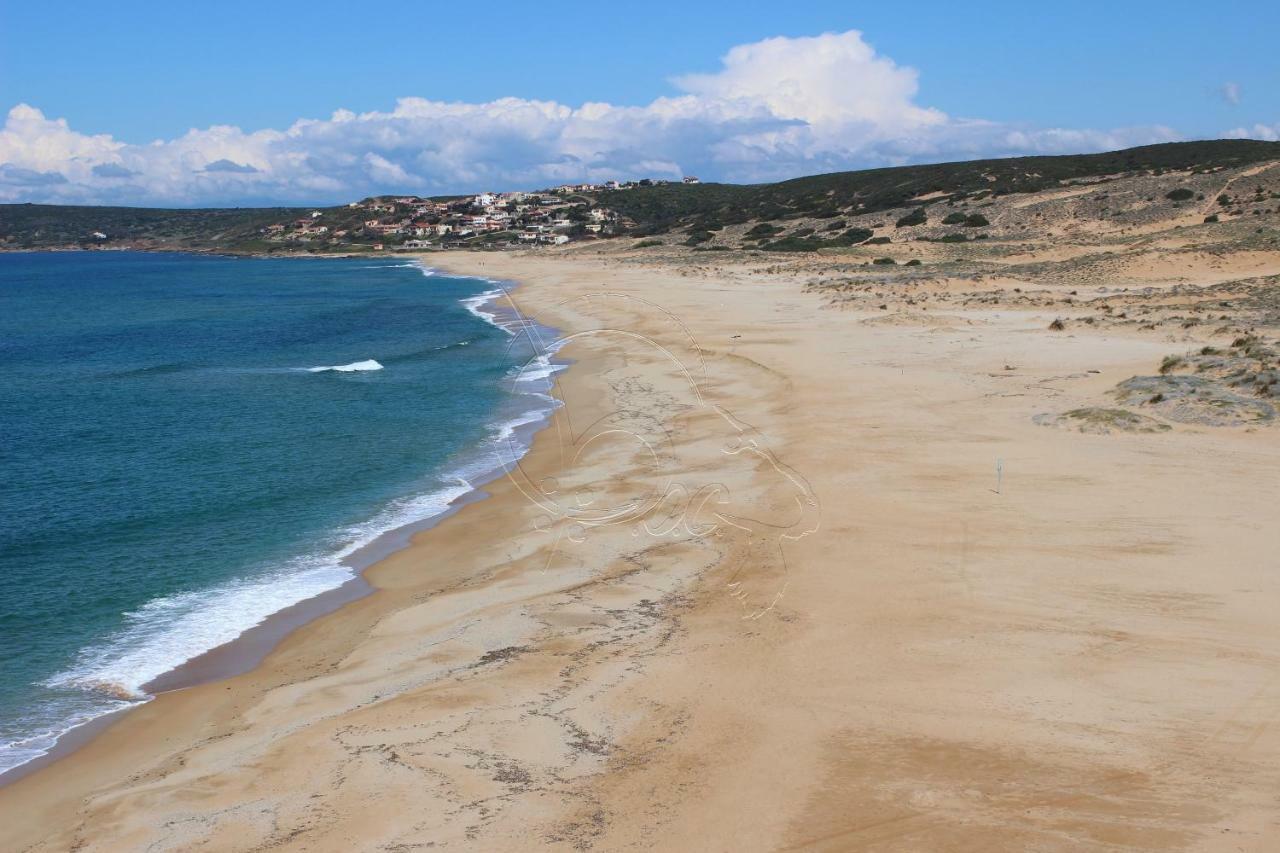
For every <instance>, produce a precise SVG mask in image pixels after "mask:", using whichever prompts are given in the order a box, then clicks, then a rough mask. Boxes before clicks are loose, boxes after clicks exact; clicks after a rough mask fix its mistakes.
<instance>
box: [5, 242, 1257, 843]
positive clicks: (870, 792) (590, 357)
mask: <svg viewBox="0 0 1280 853" xmlns="http://www.w3.org/2000/svg"><path fill="white" fill-rule="evenodd" d="M903 246H906V247H907V248H901V247H899V246H895V247H877V250H878V251H880V252H886V251H903V252H905V251H911V252H915V253H916V254H917V255H919V254H920V253H922V252H923V253H926V254H925V255H924V256H925V259H926V261H927V260H928V259H929V258H928V255H927V252H929V251H941V249H931V248H929V247H928V246H922V245H920V244H903ZM1068 248H1069V247H1066V246H1053V245H1047V246H1041V247H1038V248H1031V249H1028V250H1027V252H1028V254H1027V255H1026V256H1020V257H1018V258H1017V260H1018V261H1019V262H1021V263H1025V262H1026V258H1028V257H1029V258H1031V260H1034V261H1038V262H1045V263H1048V262H1050V261H1052V260H1054V259H1057V258H1068V259H1069V258H1070V257H1072V253H1071V252H1070V251H1067V249H1068ZM727 254H729V253H721V254H720V256H718V257H717V256H716V253H701V254H699V253H693V252H679V253H678V252H672V253H659V254H656V255H654V254H649V255H644V254H642V253H637V252H629V251H626V250H625V249H623V248H622V247H619V246H613V247H611V248H608V249H603V250H599V251H597V250H595V249H593V248H590V246H588V247H586V248H582V249H573V250H567V251H561V250H544V251H541V252H537V251H535V252H518V253H517V252H513V253H470V254H461V253H460V254H449V255H443V254H435V255H431V256H429V258H428V259H427V262H428V263H430V264H432V265H434V266H438V267H442V268H444V269H447V270H450V271H454V272H459V273H466V274H473V275H484V276H488V277H492V278H495V279H507V280H513V281H518V282H519V283H520V285H521V287H520V288H519V289H518V290H517V291H516V292H515V294H514V296H513V299H514V301H515V303H516V306H517V307H518V308H519V310H520V311H521V312H523V313H524V314H526V315H527V316H531V317H534V318H536V319H538V320H539V321H540V322H542V323H545V324H547V325H549V326H551V327H554V328H556V329H558V330H560V332H561V334H562V340H561V341H559V342H556V343H558V344H562V345H563V349H562V350H561V351H560V353H561V355H562V356H563V357H566V358H568V359H571V360H572V361H573V364H572V366H571V367H570V368H569V370H568V371H566V372H564V373H562V374H560V377H559V383H558V390H557V394H558V396H559V397H560V399H561V400H562V401H563V403H564V406H563V407H562V408H561V409H560V410H559V411H558V412H557V414H556V416H555V419H554V422H553V423H552V425H551V426H550V427H549V428H547V429H546V430H544V431H543V432H541V433H539V435H538V436H537V438H536V439H535V442H534V445H533V448H532V450H531V452H530V453H529V455H528V456H527V457H526V458H525V460H524V461H523V463H522V464H521V466H520V467H519V469H517V470H515V471H513V472H512V473H511V475H510V476H508V477H505V478H500V479H499V480H497V481H495V482H494V483H492V484H490V485H489V486H488V487H486V489H485V491H486V492H487V493H488V494H489V497H488V498H487V499H485V500H481V501H476V502H473V503H469V504H468V505H466V506H464V507H462V508H461V509H460V510H459V511H458V512H457V513H456V514H454V515H453V516H452V517H450V518H448V519H447V520H445V521H444V522H443V523H441V524H439V525H438V526H436V527H434V528H433V529H430V530H427V531H424V532H422V533H420V534H418V535H416V536H415V537H414V539H413V542H412V544H411V545H409V547H407V548H405V549H403V550H400V551H398V552H396V553H394V554H392V555H391V556H389V557H387V558H386V559H384V560H381V561H380V562H378V563H376V564H375V565H374V566H372V567H371V568H370V569H369V570H368V571H367V572H366V574H365V578H366V580H367V581H368V583H369V584H371V585H372V586H373V587H374V592H373V593H372V594H370V595H368V596H365V597H363V598H360V599H359V600H357V601H353V602H350V603H348V604H345V605H344V606H342V607H341V608H340V609H338V610H336V611H335V612H332V613H329V614H328V615H325V616H323V617H321V618H319V619H317V620H316V621H313V622H311V623H309V624H307V625H305V626H304V627H302V628H300V629H298V630H296V631H294V632H293V633H291V634H290V635H289V636H288V637H286V638H285V639H284V640H283V642H281V643H280V645H279V646H278V647H276V648H275V650H274V651H273V652H271V653H270V654H269V655H268V656H267V657H266V658H265V660H264V661H263V662H262V664H261V665H260V666H258V667H257V668H255V669H254V670H252V671H250V672H247V673H245V674H242V675H237V676H234V677H232V678H228V679H224V680H220V681H215V682H212V683H208V684H203V685H199V686H196V687H191V688H187V689H183V690H177V691H173V692H169V693H164V694H162V695H160V696H158V697H157V698H156V699H155V700H154V701H152V702H150V703H148V704H146V705H144V706H142V707H140V708H138V709H136V710H134V711H131V712H130V713H128V714H126V715H124V716H122V717H120V718H119V719H117V720H115V721H114V722H113V723H112V724H111V725H110V726H109V727H107V728H105V730H103V731H102V732H101V733H100V734H98V736H96V737H95V738H93V739H92V740H91V741H90V742H89V743H87V744H86V745H84V746H82V747H81V748H79V749H77V750H76V751H74V752H72V753H71V754H70V755H67V756H66V757H63V758H61V759H60V760H58V761H56V762H53V763H52V764H50V765H49V766H47V767H44V768H42V769H40V770H39V771H37V772H35V773H32V774H30V775H28V776H26V777H25V778H22V779H20V780H18V781H16V782H14V783H13V784H11V785H8V786H6V787H3V788H0V849H4V850H38V851H55V850H71V849H76V850H140V849H147V850H194V849H201V850H245V851H247V850H261V849H266V848H272V849H287V850H335V851H336V850H344V851H345V850H357V849H359V850H410V849H427V848H430V849H453V850H459V849H466V850H521V849H530V848H544V847H545V848H546V849H551V850H575V849H576V850H581V849H593V850H623V849H628V850H632V849H656V850H726V851H728V850H733V851H748V850H761V851H763V850H785V849H814V850H890V851H920V850H1041V851H1058V850H1062V851H1066V850H1072V851H1075V850H1170V849H1174V850H1183V849H1185V850H1223V851H1226V850H1249V851H1262V850H1271V849H1276V847H1277V846H1280V803H1277V800H1276V792H1277V791H1280V726H1276V725H1274V723H1275V721H1276V719H1277V718H1280V675H1277V672H1280V670H1278V669H1277V666H1278V665H1280V622H1277V620H1276V619H1275V616H1274V614H1275V611H1276V605H1277V602H1280V574H1277V572H1276V569H1277V567H1278V563H1277V553H1278V551H1277V546H1280V532H1277V528H1276V526H1275V521H1274V517H1275V511H1274V507H1275V506H1277V502H1278V500H1280V477H1277V474H1278V473H1280V442H1278V441H1277V435H1280V433H1277V431H1276V430H1277V429H1280V427H1277V426H1274V425H1271V424H1262V423H1256V424H1255V423H1240V424H1234V425H1233V424H1226V425H1214V426H1210V425H1204V424H1197V423H1194V422H1175V423H1173V424H1172V426H1170V425H1169V424H1168V423H1166V422H1165V421H1164V420H1160V421H1159V423H1158V424H1156V425H1154V426H1152V427H1151V430H1150V431H1144V430H1143V429H1138V428H1135V429H1111V430H1107V429H1105V428H1100V429H1086V430H1084V431H1081V430H1078V429H1074V428H1070V427H1071V423H1069V420H1070V419H1067V420H1063V419H1062V418H1061V417H1059V416H1060V415H1062V413H1069V412H1079V411H1083V410H1086V409H1089V408H1090V407H1103V406H1106V405H1112V403H1108V401H1112V400H1113V399H1114V394H1115V391H1114V389H1115V388H1116V386H1117V385H1118V384H1119V383H1122V382H1124V381H1126V380H1128V379H1130V378H1131V377H1134V376H1146V375H1150V374H1152V373H1154V372H1155V369H1156V366H1157V365H1159V364H1160V363H1161V359H1163V358H1165V357H1166V356H1168V355H1169V354H1171V353H1182V352H1187V351H1191V350H1194V349H1197V348H1199V347H1202V346H1207V345H1210V344H1214V345H1218V346H1227V345H1229V344H1230V341H1231V338H1232V337H1233V336H1234V334H1235V332H1233V331H1231V332H1228V331H1215V330H1214V327H1212V326H1209V325H1206V326H1192V327H1187V326H1180V325H1179V324H1177V323H1173V324H1170V325H1168V326H1161V327H1159V328H1158V329H1155V330H1154V331H1153V330H1150V329H1145V330H1144V329H1141V328H1139V327H1138V325H1137V324H1136V323H1134V324H1122V323H1119V322H1116V323H1109V322H1108V321H1102V320H1099V321H1098V322H1094V321H1093V320H1090V321H1088V322H1085V320H1084V319H1083V317H1084V316H1085V314H1088V315H1089V316H1090V317H1094V316H1095V315H1098V309H1097V306H1089V307H1086V306H1085V305H1083V304H1082V302H1083V297H1082V296H1081V295H1080V294H1075V295H1074V300H1075V301H1072V300H1071V299H1065V297H1066V296H1067V289H1066V286H1063V288H1062V289H1061V290H1060V291H1055V292H1054V293H1053V294H1050V295H1043V294H1042V295H1040V296H1037V297H1036V298H1030V297H1028V296H1027V292H1029V291H1027V287H1028V286H1027V284H1026V280H1025V278H1020V277H1019V276H1014V275H1013V274H1011V275H1010V277H1008V279H1007V280H1005V279H1001V278H998V277H994V276H988V277H987V279H986V280H985V281H984V282H983V283H982V284H981V285H977V284H974V283H972V282H969V283H962V282H959V281H957V280H954V279H948V278H945V277H938V278H937V279H936V280H932V281H930V282H928V283H925V284H922V285H920V286H919V287H917V288H916V289H914V290H912V291H911V292H910V295H902V294H900V293H899V294H894V295H891V296H888V297H884V296H881V295H878V294H877V293H876V292H875V291H876V288H875V287H871V288H870V290H868V291H867V292H866V294H865V299H862V298H861V297H859V298H857V299H855V298H853V297H854V296H857V295H858V294H859V293H860V292H861V291H858V290H857V287H855V286H854V285H853V284H850V281H851V275H852V274H851V273H850V272H849V271H848V270H847V269H845V268H842V267H841V266H840V264H839V262H837V261H831V260H820V259H816V258H813V257H811V256H805V257H804V258H802V259H800V260H783V259H779V258H777V257H776V256H759V255H746V254H745V253H743V254H741V255H735V256H734V258H733V259H728V260H726V258H725V257H724V255H727ZM904 257H905V256H904ZM1108 262H1111V261H1110V260H1108ZM1137 263H1138V262H1136V261H1135V264H1137ZM1143 263H1144V264H1145V262H1143ZM1239 263H1241V264H1244V265H1246V266H1247V270H1246V272H1247V274H1248V275H1250V276H1257V275H1266V274H1270V275H1274V274H1276V273H1277V272H1280V254H1278V253H1277V252H1275V251H1274V250H1273V249H1272V250H1268V251H1263V252H1258V253H1255V254H1250V255H1248V256H1247V257H1244V256H1242V258H1241V260H1240V261H1239ZM1223 266H1224V262H1223V261H1222V260H1221V258H1218V257H1211V258H1206V259H1205V260H1204V262H1203V264H1202V267H1203V269H1200V268H1198V269H1197V270H1193V271H1192V272H1190V273H1186V275H1188V276H1190V277H1191V279H1192V280H1194V281H1196V282H1197V284H1199V285H1201V286H1206V287H1210V286H1213V285H1214V283H1215V282H1217V281H1223V282H1225V281H1229V280H1231V279H1232V275H1233V272H1232V270H1230V269H1223ZM1135 270H1136V271H1135ZM1126 274H1129V275H1131V277H1133V278H1134V279H1135V280H1139V279H1140V280H1142V281H1143V282H1145V283H1153V284H1154V285H1155V286H1157V287H1160V288H1162V290H1161V291H1160V292H1159V293H1157V294H1155V295H1154V296H1151V297H1150V298H1149V299H1148V303H1149V304H1152V305H1154V304H1156V301H1157V298H1163V296H1162V295H1163V294H1166V293H1168V294H1174V293H1176V291H1175V290H1173V288H1172V285H1168V286H1167V287H1166V280H1167V279H1168V276H1167V275H1166V274H1164V273H1162V272H1161V270H1159V269H1156V268H1152V267H1151V266H1150V264H1146V265H1142V266H1141V268H1140V269H1138V268H1137V266H1135V267H1134V269H1131V270H1129V271H1128V272H1127V273H1126ZM1181 274H1182V273H1181V272H1180V275H1181ZM1242 274H1243V273H1242ZM1020 275H1021V274H1020ZM1109 280H1110V279H1108V281H1109ZM1015 288H1017V289H1016V290H1015ZM1076 289H1078V288H1076ZM977 291H981V292H982V293H981V298H977V297H973V294H974V293H976V292H977ZM1024 291H1027V292H1024ZM966 294H968V296H969V297H973V298H968V297H966ZM992 294H994V295H995V296H996V297H997V298H996V299H992V298H990V297H991V295H992ZM1089 295H1090V294H1085V296H1089ZM1136 298H1137V297H1136V296H1135V295H1133V294H1124V295H1120V294H1115V299H1116V301H1115V306H1116V307H1113V308H1108V309H1107V310H1108V313H1114V312H1115V311H1117V310H1120V306H1122V305H1124V306H1127V307H1125V308H1124V310H1126V311H1129V312H1135V316H1136V310H1137V309H1135V308H1134V307H1133V305H1134V301H1135V299H1136ZM1064 300H1065V301H1064ZM1172 300H1173V296H1172V295H1170V296H1169V299H1168V300H1167V301H1170V302H1171V301H1172ZM1160 304H1161V305H1162V306H1163V305H1164V302H1161V303H1160ZM882 306H883V307H882ZM1161 310H1164V309H1163V308H1162V309H1161ZM1168 310H1169V311H1170V312H1172V311H1174V310H1176V306H1174V307H1170V308H1169V309H1168ZM1059 318H1064V319H1065V321H1066V323H1065V329H1064V330H1062V331H1060V332H1054V331H1050V330H1049V326H1050V324H1051V322H1053V321H1054V320H1055V319H1059ZM1264 331H1265V330H1264ZM1271 333H1272V334H1273V333H1274V332H1271ZM548 343H550V342H548ZM1153 411H1154V410H1153ZM1046 416H1048V417H1046ZM1064 417H1065V416H1064ZM1055 418H1058V419H1057V420H1055ZM1045 424H1050V425H1049V426H1046V425H1045ZM1055 427H1057V428H1055ZM1103 427H1105V424H1104V425H1103Z"/></svg>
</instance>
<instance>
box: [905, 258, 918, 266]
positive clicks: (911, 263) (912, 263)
mask: <svg viewBox="0 0 1280 853" xmlns="http://www.w3.org/2000/svg"><path fill="white" fill-rule="evenodd" d="M907 266H909V267H918V266H920V259H919V258H912V259H911V260H909V261H907Z"/></svg>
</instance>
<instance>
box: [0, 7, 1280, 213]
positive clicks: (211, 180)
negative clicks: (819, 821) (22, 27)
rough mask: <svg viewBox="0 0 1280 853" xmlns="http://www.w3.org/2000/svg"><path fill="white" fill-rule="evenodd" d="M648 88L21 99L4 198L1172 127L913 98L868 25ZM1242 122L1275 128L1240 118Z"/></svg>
mask: <svg viewBox="0 0 1280 853" xmlns="http://www.w3.org/2000/svg"><path fill="white" fill-rule="evenodd" d="M721 62H722V66H721V68H720V69H719V70H718V71H716V72H714V73H708V74H690V75H685V76H680V77H676V78H673V80H672V83H673V84H674V85H675V87H676V88H677V89H678V90H679V91H680V93H681V94H679V95H677V96H673V97H660V98H657V99H656V100H654V101H652V102H651V103H649V104H647V105H645V106H617V105H612V104H607V103H586V104H583V105H581V106H579V107H576V108H575V107H569V106H566V105H564V104H560V103H556V102H554V101H539V100H525V99H520V98H501V99H498V100H495V101H491V102H488V103H479V104H471V103H458V102H442V101H430V100H426V99H423V98H416V97H405V98H401V99H399V100H398V101H397V102H396V106H395V108H394V109H393V110H391V111H390V112H366V113H354V112H350V111H348V110H339V111H337V112H335V113H334V114H333V115H332V116H331V117H329V118H328V119H321V120H315V119H300V120H298V121H296V122H294V123H293V125H292V126H290V127H288V128H287V129H284V130H270V129H268V130H259V131H253V132H245V131H243V130H241V129H240V128H238V127H234V126H226V125H218V126H213V127H209V128H207V129H204V130H194V129H193V130H190V131H188V132H187V133H186V134H184V135H182V136H180V137H177V138H175V139H168V140H157V141H155V142H152V143H150V144H145V145H135V144H127V143H124V142H121V141H119V140H117V139H115V138H113V137H112V136H110V135H105V134H104V135H87V134H83V133H80V132H78V131H76V130H74V129H73V128H72V127H71V126H70V125H69V124H68V122H67V121H66V120H65V119H61V118H49V117H47V116H46V115H45V114H44V113H43V112H41V111H40V110H39V109H37V108H36V107H34V106H30V105H27V104H19V105H17V106H15V107H13V108H12V109H11V110H9V113H8V116H7V118H6V120H5V123H4V126H3V129H0V201H7V202H15V201H33V202H48V203H66V204H74V203H87V204H152V205H177V206H187V205H200V204H234V203H317V202H337V201H343V200H348V199H352V198H359V197H363V196H366V195H374V194H380V193H417V194H422V195H428V194H443V193H449V192H467V191H476V190H480V189H486V188H496V189H516V188H531V187H541V186H549V185H554V184H559V183H566V182H573V183H578V182H596V181H603V180H608V179H615V178H616V179H628V178H639V177H655V178H679V177H681V176H682V175H698V176H700V177H701V178H703V179H704V180H707V179H712V180H723V181H732V182H757V181H770V180H779V179H784V178H790V177H796V176H799V175H805V174H814V173H819V172H829V171H839V170H844V169H853V168H866V167H875V166H889V165H902V164H905V163H913V162H921V161H936V160H954V159H969V158H975V157H998V156H1013V155H1019V154H1057V153H1078V152H1084V151H1099V150H1108V149H1116V148H1124V147H1128V146H1131V145H1143V144H1148V143H1154V142H1168V141H1174V140H1177V139H1179V138H1180V137H1179V136H1178V134H1177V133H1176V132H1175V131H1174V130H1172V129H1170V128H1168V127H1164V126H1146V127H1132V128H1121V129H1113V130H1096V129H1063V128H1039V129H1037V128H1028V127H1019V126H1014V125H1010V124H1007V123H998V122H991V121H984V120H980V119H964V118H956V117H952V116H948V115H947V114H945V113H943V112H941V111H939V110H937V109H932V108H929V107H926V106H922V105H920V104H918V103H917V94H918V89H919V86H918V77H919V75H918V73H917V72H916V71H915V69H913V68H909V67H905V66H900V65H898V64H896V63H895V62H894V61H893V60H892V59H890V58H889V57H886V56H882V55H879V54H877V53H876V51H875V50H874V49H873V48H872V47H871V46H870V45H869V44H867V42H866V41H865V40H864V39H863V36H862V34H861V33H860V32H858V31H856V30H851V31H848V32H844V33H827V34H824V35H819V36H813V37H802V38H786V37H778V38H770V39H765V40H764V41H759V42H755V43H752V44H745V45H740V46H738V47H735V48H733V49H732V50H730V51H729V52H728V53H727V54H726V55H725V56H724V57H722V60H721ZM1232 133H1233V134H1237V135H1256V134H1263V135H1265V134H1271V138H1275V135H1274V134H1275V129H1274V128H1267V127H1264V126H1259V127H1258V128H1253V129H1244V128H1240V129H1237V130H1236V131H1233V132H1232Z"/></svg>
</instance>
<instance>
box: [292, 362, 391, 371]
mask: <svg viewBox="0 0 1280 853" xmlns="http://www.w3.org/2000/svg"><path fill="white" fill-rule="evenodd" d="M328 370H332V371H336V372H337V373H356V372H358V371H363V370H382V365H381V364H379V363H378V362H377V361H375V360H373V359H372V358H368V359H365V360H364V361H353V362H351V363H350V364H335V365H332V366H330V367H308V368H307V372H308V373H324V372H325V371H328Z"/></svg>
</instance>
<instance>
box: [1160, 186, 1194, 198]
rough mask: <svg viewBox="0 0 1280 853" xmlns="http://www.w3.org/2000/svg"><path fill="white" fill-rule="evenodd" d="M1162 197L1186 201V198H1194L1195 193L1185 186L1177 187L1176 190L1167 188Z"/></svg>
mask: <svg viewBox="0 0 1280 853" xmlns="http://www.w3.org/2000/svg"><path fill="white" fill-rule="evenodd" d="M1164 197H1165V198H1167V199H1169V200H1170V201H1186V200H1187V199H1191V198H1195V197H1196V194H1195V193H1194V192H1192V191H1191V190H1189V189H1187V188H1186V187H1178V188H1177V189H1176V190H1169V191H1168V192H1167V193H1165V194H1164Z"/></svg>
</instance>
